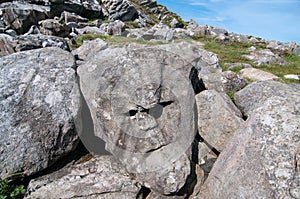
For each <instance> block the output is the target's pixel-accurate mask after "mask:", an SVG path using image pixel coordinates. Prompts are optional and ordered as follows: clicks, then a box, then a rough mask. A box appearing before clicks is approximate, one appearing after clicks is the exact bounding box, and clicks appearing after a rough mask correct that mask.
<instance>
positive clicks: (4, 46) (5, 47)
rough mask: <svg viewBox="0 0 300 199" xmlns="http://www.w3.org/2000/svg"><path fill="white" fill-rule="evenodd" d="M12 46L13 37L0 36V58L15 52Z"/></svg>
mask: <svg viewBox="0 0 300 199" xmlns="http://www.w3.org/2000/svg"><path fill="white" fill-rule="evenodd" d="M12 44H13V37H11V36H9V35H7V34H0V57H2V56H5V55H9V54H12V53H14V52H15V50H14V48H13V46H12Z"/></svg>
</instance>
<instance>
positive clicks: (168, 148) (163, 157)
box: [77, 40, 202, 194]
mask: <svg viewBox="0 0 300 199" xmlns="http://www.w3.org/2000/svg"><path fill="white" fill-rule="evenodd" d="M87 45H88V46H89V47H87V46H85V45H83V46H82V48H84V49H88V48H90V51H89V52H90V55H86V54H85V53H83V52H82V51H81V50H80V49H78V51H77V52H78V55H79V58H81V55H82V57H83V59H84V58H86V61H83V63H82V64H81V65H80V66H79V68H78V74H79V76H80V85H81V89H82V92H83V95H84V97H85V99H86V101H87V104H88V106H89V108H90V110H91V115H92V118H93V121H94V125H95V134H96V136H98V137H100V138H102V139H103V140H104V141H105V142H106V147H107V150H108V151H110V152H111V153H112V154H113V155H114V156H116V157H117V158H118V159H119V160H120V161H121V162H122V163H123V164H124V165H125V166H126V168H127V170H128V171H129V172H131V173H135V174H136V175H137V176H138V178H139V179H140V181H142V182H143V183H144V184H145V185H146V186H147V187H151V188H153V189H154V190H156V191H157V192H159V193H162V194H170V193H174V192H177V191H178V190H179V189H180V188H181V187H182V186H183V185H184V183H185V181H186V178H187V176H188V175H189V172H190V165H189V160H188V156H186V155H185V152H186V151H187V150H188V148H189V147H190V145H191V143H192V142H193V140H194V136H195V130H196V129H195V115H194V114H195V109H194V108H195V107H194V104H195V101H194V91H193V88H192V85H191V83H190V80H189V79H188V78H189V72H190V70H191V68H192V67H195V65H194V64H195V63H197V62H195V61H193V59H185V56H189V57H194V58H195V59H194V60H196V61H199V60H202V59H201V54H198V51H197V49H198V48H196V47H195V46H188V45H187V44H186V43H184V44H183V43H181V44H170V45H160V46H146V45H140V44H130V45H127V46H122V47H107V46H106V47H105V45H104V44H103V42H100V41H99V40H98V41H95V42H94V44H93V42H88V44H87ZM93 45H94V47H93ZM98 45H99V46H100V47H97V46H98ZM185 48H186V49H189V50H188V51H189V52H191V54H190V55H186V54H185V53H182V51H180V53H179V49H180V50H182V49H185ZM93 49H97V50H96V51H93Z"/></svg>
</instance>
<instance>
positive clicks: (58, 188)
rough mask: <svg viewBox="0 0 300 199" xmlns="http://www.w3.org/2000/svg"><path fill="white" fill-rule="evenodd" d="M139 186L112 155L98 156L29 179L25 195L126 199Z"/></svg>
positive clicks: (34, 198) (47, 198)
mask: <svg viewBox="0 0 300 199" xmlns="http://www.w3.org/2000/svg"><path fill="white" fill-rule="evenodd" d="M140 188H141V187H140V186H139V185H138V184H137V182H136V181H135V180H133V179H132V178H131V177H130V175H129V174H128V173H127V172H126V170H125V169H124V168H123V166H122V165H120V163H118V162H117V161H116V160H115V159H114V158H113V157H112V156H100V157H93V158H92V159H90V160H88V161H86V162H83V163H78V164H75V165H71V166H67V167H65V168H63V169H61V170H58V171H56V172H54V173H51V174H48V175H45V176H42V177H39V178H37V179H34V180H31V181H30V183H29V185H28V188H27V194H26V196H25V198H26V199H38V198H44V199H53V198H61V199H69V198H76V199H79V198H92V199H93V198H95V199H96V198H105V199H115V198H120V199H127V198H136V197H137V195H138V192H139V190H140Z"/></svg>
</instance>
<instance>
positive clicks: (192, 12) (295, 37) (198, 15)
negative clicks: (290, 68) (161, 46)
mask: <svg viewBox="0 0 300 199" xmlns="http://www.w3.org/2000/svg"><path fill="white" fill-rule="evenodd" d="M157 2H158V3H159V4H162V5H164V6H167V7H168V9H169V10H171V11H173V12H175V13H177V14H179V15H180V16H181V17H182V18H183V19H184V20H185V21H189V20H190V19H194V20H196V21H197V22H198V23H199V24H207V25H211V26H217V27H220V28H225V29H226V30H227V31H229V32H235V33H240V34H245V35H253V36H257V37H261V38H264V39H267V40H278V41H282V42H290V41H296V42H297V44H298V45H300V0H240V1H238V0H158V1H157Z"/></svg>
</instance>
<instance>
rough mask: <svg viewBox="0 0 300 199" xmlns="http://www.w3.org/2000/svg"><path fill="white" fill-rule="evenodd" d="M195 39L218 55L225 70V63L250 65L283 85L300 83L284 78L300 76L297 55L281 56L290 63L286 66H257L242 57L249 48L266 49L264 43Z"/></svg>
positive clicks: (237, 69)
mask: <svg viewBox="0 0 300 199" xmlns="http://www.w3.org/2000/svg"><path fill="white" fill-rule="evenodd" d="M193 39H194V40H197V41H201V42H202V43H204V48H205V49H206V50H208V51H211V52H213V53H216V54H217V55H218V58H219V63H220V66H221V68H222V69H223V70H228V69H227V67H226V66H224V64H225V63H231V62H232V63H237V62H239V63H248V64H251V65H252V66H253V67H255V68H258V69H261V70H264V71H266V72H270V73H272V74H274V75H276V76H278V77H280V81H281V82H283V83H299V80H291V79H285V78H284V75H287V74H295V75H300V57H299V56H298V55H296V54H293V53H290V52H284V53H282V54H281V55H280V56H281V57H282V58H283V59H284V60H285V61H286V62H288V65H286V66H283V65H280V64H273V65H261V66H257V65H256V64H254V63H253V62H252V61H250V60H248V59H246V58H244V57H243V56H242V55H246V54H249V51H248V48H249V47H251V46H255V47H256V49H258V50H259V49H265V48H266V45H265V44H264V43H258V44H253V43H244V42H229V41H220V40H218V39H216V38H215V37H209V36H197V37H194V38H193ZM241 69H242V68H241V67H238V68H235V69H233V71H234V72H236V73H238V72H239V71H240V70H241Z"/></svg>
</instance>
